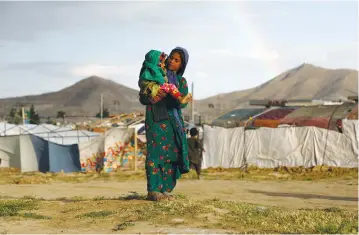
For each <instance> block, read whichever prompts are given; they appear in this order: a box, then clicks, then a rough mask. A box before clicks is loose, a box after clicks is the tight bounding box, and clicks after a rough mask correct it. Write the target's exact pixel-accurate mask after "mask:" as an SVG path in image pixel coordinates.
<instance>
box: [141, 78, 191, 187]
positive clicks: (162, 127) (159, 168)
mask: <svg viewBox="0 0 359 235" xmlns="http://www.w3.org/2000/svg"><path fill="white" fill-rule="evenodd" d="M177 81H178V90H179V92H181V93H182V94H183V95H187V94H188V85H187V80H186V79H185V78H184V77H182V76H179V75H177ZM140 83H142V84H141V85H142V87H147V88H149V89H150V90H151V92H149V93H150V94H151V95H150V96H145V97H142V101H143V102H145V103H147V106H146V119H145V127H146V139H147V156H146V164H145V168H146V176H147V191H148V192H162V193H163V192H171V191H172V190H173V189H174V187H175V186H176V182H177V179H179V178H180V177H181V174H183V173H187V172H188V171H189V159H188V146H187V139H186V135H185V134H180V132H179V131H178V129H179V128H180V126H181V128H184V122H183V116H182V111H181V110H180V109H179V110H178V114H179V115H178V116H179V119H180V123H181V125H178V122H176V117H175V115H174V113H173V108H174V107H180V108H182V109H183V108H185V107H186V106H187V104H180V103H179V102H178V101H177V100H176V99H174V98H173V97H172V96H170V95H167V96H166V95H164V93H163V92H162V91H161V90H159V89H158V87H157V86H158V84H156V83H154V82H148V81H141V80H140ZM153 91H155V92H153ZM158 107H160V108H158ZM163 107H165V108H164V109H163ZM161 110H162V113H161ZM163 110H164V111H163ZM158 112H159V113H160V114H162V116H163V115H164V116H165V117H166V116H167V118H165V120H161V121H158V120H157V119H156V115H157V116H158V115H159V114H158ZM163 112H165V113H163ZM166 114H167V115H166ZM182 132H183V133H185V130H184V129H183V130H182Z"/></svg>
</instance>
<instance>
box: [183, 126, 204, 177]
mask: <svg viewBox="0 0 359 235" xmlns="http://www.w3.org/2000/svg"><path fill="white" fill-rule="evenodd" d="M189 132H190V135H191V137H190V138H188V140H187V142H188V156H189V161H190V163H191V168H192V169H194V170H196V172H197V177H198V179H200V174H201V166H202V152H205V151H204V149H203V146H202V144H201V143H200V141H199V140H198V130H197V128H195V127H194V128H191V130H190V131H189Z"/></svg>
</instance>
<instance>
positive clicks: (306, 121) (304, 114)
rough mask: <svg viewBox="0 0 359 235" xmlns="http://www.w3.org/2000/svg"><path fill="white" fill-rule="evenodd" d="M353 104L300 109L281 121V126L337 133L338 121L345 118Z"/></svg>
mask: <svg viewBox="0 0 359 235" xmlns="http://www.w3.org/2000/svg"><path fill="white" fill-rule="evenodd" d="M354 106H355V104H352V103H345V104H342V105H318V106H309V107H301V108H299V109H297V110H295V111H293V112H292V113H290V114H289V115H287V116H286V117H285V118H283V119H282V120H281V124H286V125H295V126H315V127H320V128H324V129H330V130H335V131H339V128H338V124H337V122H338V120H341V119H343V118H345V117H346V116H347V115H348V114H349V113H350V111H351V110H352V109H353V108H354Z"/></svg>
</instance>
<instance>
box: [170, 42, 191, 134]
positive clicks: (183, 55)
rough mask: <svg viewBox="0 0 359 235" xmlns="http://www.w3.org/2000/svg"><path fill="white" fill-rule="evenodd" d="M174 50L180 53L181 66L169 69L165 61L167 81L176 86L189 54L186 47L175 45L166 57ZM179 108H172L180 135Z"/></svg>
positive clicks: (181, 131) (181, 127) (181, 130)
mask: <svg viewBox="0 0 359 235" xmlns="http://www.w3.org/2000/svg"><path fill="white" fill-rule="evenodd" d="M175 52H178V53H179V54H180V57H181V68H180V69H179V70H178V71H177V72H174V71H171V70H169V69H168V63H169V62H168V60H167V62H166V67H167V78H168V83H170V84H174V85H175V86H176V87H178V85H179V82H178V79H181V77H182V75H183V74H184V71H185V70H186V67H187V63H188V59H189V54H188V52H187V50H186V49H184V48H182V47H176V48H175V49H173V50H172V51H171V53H170V55H169V56H168V58H170V57H171V55H172V54H173V53H175ZM179 109H180V107H176V108H173V109H172V110H173V115H174V117H175V119H176V123H177V125H178V126H179V128H178V129H179V130H178V132H179V134H180V135H184V132H183V126H182V123H181V120H180V117H179V114H178V110H179Z"/></svg>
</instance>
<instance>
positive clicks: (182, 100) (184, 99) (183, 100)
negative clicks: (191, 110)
mask: <svg viewBox="0 0 359 235" xmlns="http://www.w3.org/2000/svg"><path fill="white" fill-rule="evenodd" d="M191 101H192V94H191V93H188V94H187V95H186V96H185V97H183V98H182V99H181V100H180V102H181V104H187V103H189V102H191Z"/></svg>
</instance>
